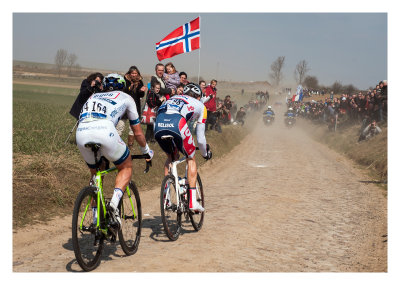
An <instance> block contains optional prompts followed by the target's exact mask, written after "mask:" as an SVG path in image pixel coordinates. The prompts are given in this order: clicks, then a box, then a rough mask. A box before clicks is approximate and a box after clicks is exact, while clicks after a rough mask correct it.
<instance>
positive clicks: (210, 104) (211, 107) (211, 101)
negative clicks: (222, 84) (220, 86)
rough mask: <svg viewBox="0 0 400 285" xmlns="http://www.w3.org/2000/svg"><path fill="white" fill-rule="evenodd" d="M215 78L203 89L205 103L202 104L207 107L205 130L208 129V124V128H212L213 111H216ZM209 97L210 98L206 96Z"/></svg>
mask: <svg viewBox="0 0 400 285" xmlns="http://www.w3.org/2000/svg"><path fill="white" fill-rule="evenodd" d="M216 86H217V80H215V79H213V80H211V82H210V85H208V86H207V87H206V89H205V99H206V100H207V101H206V103H205V104H204V105H205V106H206V108H207V122H206V131H207V130H208V126H210V129H212V128H213V127H214V126H215V124H216V122H217V118H216V114H215V112H216V111H217V105H216V99H217V88H216ZM208 97H210V98H208Z"/></svg>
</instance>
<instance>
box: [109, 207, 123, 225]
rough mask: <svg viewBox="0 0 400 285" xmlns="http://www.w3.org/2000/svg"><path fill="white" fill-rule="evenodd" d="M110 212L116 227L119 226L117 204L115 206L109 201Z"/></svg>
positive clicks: (119, 218)
mask: <svg viewBox="0 0 400 285" xmlns="http://www.w3.org/2000/svg"><path fill="white" fill-rule="evenodd" d="M110 208H111V211H110V214H111V215H112V219H113V220H114V221H115V222H117V223H118V228H120V227H121V217H120V216H119V210H118V206H115V205H114V203H112V202H111V203H110Z"/></svg>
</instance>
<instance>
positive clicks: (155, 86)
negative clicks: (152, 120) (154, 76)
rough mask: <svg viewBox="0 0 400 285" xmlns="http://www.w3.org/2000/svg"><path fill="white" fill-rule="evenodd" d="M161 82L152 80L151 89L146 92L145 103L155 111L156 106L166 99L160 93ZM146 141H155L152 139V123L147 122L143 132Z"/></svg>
mask: <svg viewBox="0 0 400 285" xmlns="http://www.w3.org/2000/svg"><path fill="white" fill-rule="evenodd" d="M160 90H161V84H160V83H159V82H158V81H153V83H152V84H151V89H150V90H149V92H148V93H147V97H146V103H147V105H148V107H149V108H151V109H154V110H155V111H156V112H157V110H158V107H160V106H161V104H162V103H163V102H164V101H165V100H166V98H165V97H164V96H163V95H161V94H160ZM145 138H146V141H150V142H155V139H154V125H153V124H148V125H147V128H146V133H145Z"/></svg>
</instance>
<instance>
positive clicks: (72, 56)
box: [66, 53, 78, 75]
mask: <svg viewBox="0 0 400 285" xmlns="http://www.w3.org/2000/svg"><path fill="white" fill-rule="evenodd" d="M77 60H78V56H77V55H76V54H74V53H70V54H68V56H67V59H66V65H67V72H68V74H69V75H71V74H72V72H73V67H74V66H75V64H76V61H77Z"/></svg>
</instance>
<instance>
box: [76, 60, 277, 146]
mask: <svg viewBox="0 0 400 285" xmlns="http://www.w3.org/2000/svg"><path fill="white" fill-rule="evenodd" d="M103 78H104V76H103V74H101V73H98V72H97V73H93V74H91V75H89V76H88V77H87V78H86V79H84V80H83V81H82V86H81V91H80V94H79V95H78V97H77V100H76V102H75V103H74V105H73V107H72V108H71V111H70V113H71V115H73V116H74V117H75V118H76V119H78V117H79V113H80V110H81V109H82V106H83V104H84V103H85V102H86V100H87V99H88V98H89V97H90V95H92V94H93V93H95V92H99V91H101V90H100V89H99V88H100V85H101V84H100V83H101V81H102V79H103ZM124 78H125V81H126V87H125V89H124V92H125V93H127V94H129V95H130V96H132V98H133V99H134V101H135V103H136V107H137V111H138V113H139V116H140V117H141V122H142V123H143V124H146V125H147V127H146V134H145V136H146V140H147V141H150V142H154V131H153V130H154V116H155V114H156V111H157V109H158V107H159V106H161V104H162V103H163V102H164V101H165V100H168V99H169V98H170V97H172V96H174V95H176V94H183V89H184V87H185V85H186V84H188V83H190V82H189V80H188V76H187V73H186V72H184V71H181V72H179V71H178V70H177V69H176V68H175V66H174V65H173V63H172V62H169V63H167V64H165V65H164V64H162V63H158V64H156V66H155V73H154V75H152V76H151V79H150V82H148V83H147V84H145V83H144V82H143V77H142V76H141V74H140V71H139V69H138V68H137V67H136V66H131V67H130V68H129V70H128V71H127V72H126V73H125V75H124ZM194 83H198V84H199V85H200V87H201V89H202V91H203V94H204V97H203V99H202V100H203V103H204V105H205V106H206V109H207V121H206V131H210V130H215V131H217V132H222V128H221V125H226V124H231V123H232V122H234V120H235V118H236V115H237V114H238V115H239V117H238V121H239V122H240V123H241V124H243V123H244V118H245V114H246V110H247V109H249V108H250V109H252V110H253V109H259V108H261V104H259V102H265V101H266V100H267V99H266V98H269V94H268V92H266V93H262V92H261V93H260V94H259V96H260V98H261V99H260V100H254V101H250V102H249V104H248V105H246V106H245V107H242V108H241V109H240V110H238V106H237V104H236V103H235V102H233V101H232V100H231V96H230V95H226V96H225V97H224V98H220V97H218V94H217V84H218V82H217V80H215V79H212V80H211V81H210V83H209V84H207V83H206V81H204V80H200V82H194ZM242 91H243V90H242ZM149 116H150V118H149ZM151 116H153V117H151ZM126 119H127V118H122V119H121V120H120V121H119V123H118V124H117V126H116V128H117V131H118V133H119V134H120V135H122V133H123V131H124V129H125V126H126V125H127V123H126ZM189 127H190V129H191V130H192V131H193V127H194V126H193V123H192V124H190V125H189ZM133 141H134V136H133V133H132V132H131V131H130V132H129V135H128V146H129V147H132V144H133Z"/></svg>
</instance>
